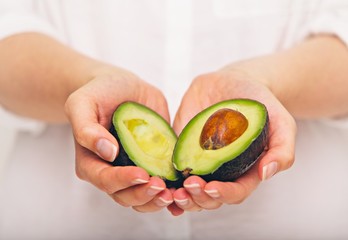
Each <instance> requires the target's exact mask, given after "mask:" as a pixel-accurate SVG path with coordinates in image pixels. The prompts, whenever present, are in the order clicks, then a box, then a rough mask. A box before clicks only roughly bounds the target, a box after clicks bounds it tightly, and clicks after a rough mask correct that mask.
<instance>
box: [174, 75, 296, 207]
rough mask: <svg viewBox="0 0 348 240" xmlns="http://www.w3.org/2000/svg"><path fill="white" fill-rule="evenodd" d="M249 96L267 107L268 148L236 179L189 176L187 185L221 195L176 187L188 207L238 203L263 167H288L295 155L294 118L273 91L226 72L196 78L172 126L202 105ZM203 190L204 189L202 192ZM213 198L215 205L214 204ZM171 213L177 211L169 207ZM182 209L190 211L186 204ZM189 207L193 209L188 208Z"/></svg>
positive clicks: (182, 123)
mask: <svg viewBox="0 0 348 240" xmlns="http://www.w3.org/2000/svg"><path fill="white" fill-rule="evenodd" d="M234 98H250V99H255V100H258V101H260V102H262V103H264V104H265V105H266V107H267V109H268V113H269V121H270V129H269V136H270V137H269V143H268V146H267V150H266V151H265V153H264V154H263V156H262V157H261V158H260V159H259V161H258V164H257V165H255V166H254V167H253V168H252V169H251V170H250V171H249V172H247V173H246V174H245V175H243V176H241V177H240V178H239V179H237V180H236V181H235V182H229V183H222V182H216V181H213V182H210V183H206V182H204V181H203V180H202V179H197V178H196V177H190V178H188V179H186V181H185V182H184V186H185V183H186V185H191V186H192V184H199V185H200V186H201V187H202V190H211V189H218V190H219V192H220V194H221V196H220V197H219V199H214V200H212V199H211V198H209V197H208V196H207V195H206V194H202V195H200V196H195V195H191V196H190V195H188V194H189V192H190V191H189V188H185V190H184V189H179V190H177V191H176V192H175V193H174V198H183V197H184V196H186V197H188V198H189V199H191V200H192V204H191V208H193V209H196V208H199V209H201V208H212V206H213V207H214V208H216V207H218V206H219V204H218V203H220V204H222V203H228V204H231V203H238V202H241V201H243V200H244V199H245V198H246V197H247V196H248V195H249V194H250V193H251V192H252V191H253V190H254V189H255V188H256V187H257V186H258V184H259V183H260V180H261V179H262V177H264V176H263V174H264V172H263V166H265V165H266V164H268V163H270V162H273V161H277V163H278V164H279V166H278V171H279V170H285V169H287V168H288V167H289V166H290V165H291V163H292V161H293V154H294V142H295V133H296V126H295V123H294V119H293V118H292V116H291V115H290V114H289V113H288V111H287V110H286V109H285V108H284V107H283V106H282V104H281V103H280V102H279V101H278V100H277V99H276V98H275V97H274V95H273V94H272V92H271V91H270V90H269V89H268V88H267V87H265V86H264V85H262V84H261V83H259V82H257V81H255V80H254V79H250V78H246V77H245V76H243V77H241V76H240V75H238V74H233V73H229V72H227V73H226V72H224V73H212V74H207V75H203V76H200V77H198V78H197V79H196V80H195V81H194V82H193V83H192V84H191V86H190V88H189V89H188V91H187V92H186V94H185V96H184V98H183V100H182V103H181V106H180V108H179V110H178V113H177V115H176V118H175V121H174V129H175V131H176V132H177V133H178V134H179V133H180V132H181V130H182V128H183V127H184V126H185V125H186V124H187V122H188V121H189V120H190V119H191V118H192V117H193V116H194V115H195V114H197V113H198V112H200V111H201V110H203V109H204V108H206V107H208V106H210V105H212V104H214V103H216V102H219V101H222V100H227V99H234ZM201 192H203V191H201ZM214 201H215V204H214ZM171 208H172V209H170V210H171V211H172V212H175V211H178V209H177V207H175V206H174V207H173V206H171ZM184 210H190V209H189V208H188V207H186V208H184ZM191 210H192V209H191Z"/></svg>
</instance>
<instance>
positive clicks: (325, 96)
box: [237, 36, 348, 118]
mask: <svg viewBox="0 0 348 240" xmlns="http://www.w3.org/2000/svg"><path fill="white" fill-rule="evenodd" d="M237 68H241V69H242V71H244V70H246V69H250V68H252V69H253V70H252V74H253V77H254V78H257V77H258V76H259V77H260V78H259V79H258V80H260V81H262V82H264V83H265V84H266V85H267V86H268V87H269V88H270V89H271V90H272V92H273V93H274V94H275V96H276V97H277V98H278V99H279V100H280V101H281V102H282V103H283V105H284V106H285V107H286V108H287V109H288V110H289V111H290V112H291V113H292V114H293V115H294V116H295V117H297V118H318V117H335V116H342V115H346V114H347V113H348V87H347V85H348V48H347V46H345V45H344V44H343V43H342V42H341V41H340V40H338V39H337V38H335V37H332V36H316V37H313V38H310V39H308V40H306V41H304V42H303V43H300V44H298V45H297V46H294V47H293V48H291V49H289V50H286V51H284V52H280V53H277V54H274V55H269V56H265V57H260V58H257V59H254V60H250V61H245V62H242V63H239V64H237ZM246 71H247V70H246Z"/></svg>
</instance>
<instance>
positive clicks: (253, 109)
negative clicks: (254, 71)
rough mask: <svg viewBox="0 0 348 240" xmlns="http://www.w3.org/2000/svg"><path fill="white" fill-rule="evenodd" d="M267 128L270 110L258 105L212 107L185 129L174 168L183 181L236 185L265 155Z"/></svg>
mask: <svg viewBox="0 0 348 240" xmlns="http://www.w3.org/2000/svg"><path fill="white" fill-rule="evenodd" d="M268 125H269V124H268V112H267V109H266V107H265V106H264V105H263V104H262V103H260V102H258V101H255V100H251V99H233V100H227V101H223V102H220V103H217V104H215V105H212V106H210V107H208V108H207V109H205V110H203V111H202V112H200V113H198V114H197V115H196V116H195V117H194V118H192V120H191V121H190V122H189V123H188V124H187V125H186V126H185V127H184V129H183V131H182V132H181V134H180V136H179V138H178V140H177V143H176V145H175V149H174V153H173V165H174V167H175V168H176V169H177V170H178V171H179V172H181V173H182V175H183V176H184V177H188V176H190V175H198V176H201V177H202V178H203V179H205V180H206V181H212V180H218V181H234V180H235V179H236V178H238V177H239V176H241V175H242V174H243V173H245V172H246V171H247V170H248V169H249V168H250V167H251V166H252V165H253V164H254V163H255V162H256V160H257V159H258V158H259V156H260V155H261V154H262V152H263V151H264V149H265V147H266V145H267V141H268Z"/></svg>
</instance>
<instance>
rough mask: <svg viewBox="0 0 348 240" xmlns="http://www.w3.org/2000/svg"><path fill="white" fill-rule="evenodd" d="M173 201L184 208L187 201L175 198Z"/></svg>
mask: <svg viewBox="0 0 348 240" xmlns="http://www.w3.org/2000/svg"><path fill="white" fill-rule="evenodd" d="M174 201H175V203H177V204H178V205H180V206H185V205H187V204H188V201H189V200H188V199H187V198H185V199H176V198H174Z"/></svg>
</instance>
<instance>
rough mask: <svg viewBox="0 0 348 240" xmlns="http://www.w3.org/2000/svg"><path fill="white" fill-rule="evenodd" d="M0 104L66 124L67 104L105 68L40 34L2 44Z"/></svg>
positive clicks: (0, 49) (1, 42)
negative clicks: (74, 94)
mask: <svg viewBox="0 0 348 240" xmlns="http://www.w3.org/2000/svg"><path fill="white" fill-rule="evenodd" d="M0 52H1V54H0V66H1V68H0V104H1V105H2V106H4V107H5V108H7V109H9V110H10V111H12V112H15V113H17V114H19V115H23V116H27V117H32V118H36V119H41V120H44V121H50V122H64V121H66V118H65V115H64V103H65V101H66V99H67V97H68V96H69V94H70V93H71V92H73V91H74V90H76V89H77V88H78V87H80V86H81V85H83V84H84V83H86V82H87V81H89V80H90V79H92V78H93V77H94V76H95V74H96V72H97V71H98V70H99V69H102V68H103V67H104V64H102V63H100V62H98V61H96V60H93V59H91V58H88V57H86V56H84V55H82V54H80V53H78V52H76V51H74V50H72V49H70V48H69V47H67V46H65V45H63V44H61V43H59V42H57V41H56V40H54V39H52V38H50V37H47V36H45V35H42V34H38V33H23V34H18V35H14V36H11V37H8V38H6V39H3V40H2V41H0Z"/></svg>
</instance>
